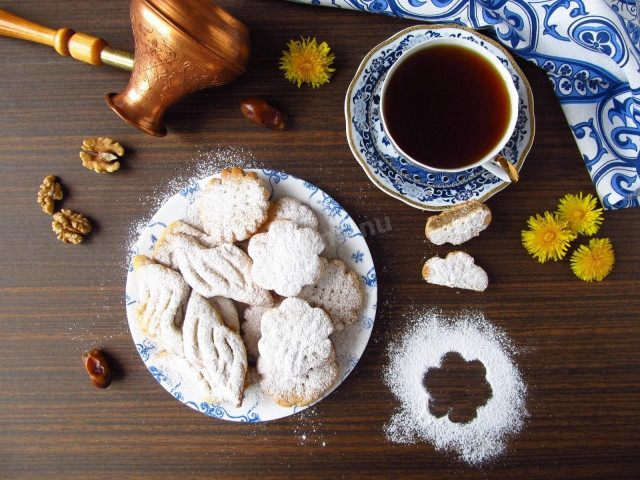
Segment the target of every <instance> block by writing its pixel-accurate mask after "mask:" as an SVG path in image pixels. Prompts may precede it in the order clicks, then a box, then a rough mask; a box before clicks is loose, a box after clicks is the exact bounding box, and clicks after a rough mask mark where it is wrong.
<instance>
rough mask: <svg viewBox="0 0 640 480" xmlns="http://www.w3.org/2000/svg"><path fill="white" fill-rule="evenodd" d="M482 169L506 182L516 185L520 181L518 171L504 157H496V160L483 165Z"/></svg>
mask: <svg viewBox="0 0 640 480" xmlns="http://www.w3.org/2000/svg"><path fill="white" fill-rule="evenodd" d="M481 167H482V168H484V169H485V170H487V171H489V172H490V173H492V174H493V175H495V176H496V177H498V178H499V179H500V180H503V181H505V182H512V183H516V182H517V181H518V180H519V179H520V175H519V174H518V171H517V170H516V169H515V167H514V166H513V165H512V164H511V162H510V161H509V160H507V159H506V158H504V157H503V156H502V155H496V158H495V159H493V160H489V161H488V162H486V163H483V164H482V165H481Z"/></svg>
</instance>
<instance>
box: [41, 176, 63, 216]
mask: <svg viewBox="0 0 640 480" xmlns="http://www.w3.org/2000/svg"><path fill="white" fill-rule="evenodd" d="M55 200H62V188H61V187H60V183H59V182H58V181H57V178H56V176H55V175H49V176H47V177H46V178H45V179H44V180H43V181H42V185H40V191H39V192H38V204H39V205H40V206H41V207H42V211H43V212H45V213H48V214H49V215H53V211H54V201H55Z"/></svg>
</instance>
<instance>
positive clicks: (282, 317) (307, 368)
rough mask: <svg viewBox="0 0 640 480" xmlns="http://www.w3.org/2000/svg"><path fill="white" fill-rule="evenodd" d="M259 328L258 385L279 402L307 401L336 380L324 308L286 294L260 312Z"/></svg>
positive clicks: (320, 394) (327, 318)
mask: <svg viewBox="0 0 640 480" xmlns="http://www.w3.org/2000/svg"><path fill="white" fill-rule="evenodd" d="M261 330H262V338H260V341H259V342H258V349H259V350H260V357H259V358H258V365H257V368H258V373H259V374H260V377H261V380H260V387H261V388H262V391H263V392H264V394H265V395H268V396H269V397H271V398H272V399H273V400H274V401H275V402H276V403H277V404H278V405H281V406H283V407H292V406H294V405H297V406H305V405H310V404H311V403H313V402H315V401H316V400H318V399H319V398H320V397H321V396H322V395H323V394H324V393H325V392H326V391H327V390H328V389H329V388H330V387H331V386H332V385H333V383H334V382H335V381H336V378H337V377H338V365H337V364H336V361H335V351H334V348H333V344H332V343H331V339H330V338H329V335H331V333H332V332H333V325H332V324H331V319H330V318H329V315H327V313H326V312H325V311H324V310H322V309H321V308H313V307H311V306H310V305H309V304H308V303H307V302H306V301H304V300H302V299H300V298H287V299H285V300H284V301H283V302H282V304H280V306H279V307H277V308H271V309H269V310H267V311H266V312H265V313H264V314H263V315H262V327H261Z"/></svg>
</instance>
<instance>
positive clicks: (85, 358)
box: [82, 348, 111, 388]
mask: <svg viewBox="0 0 640 480" xmlns="http://www.w3.org/2000/svg"><path fill="white" fill-rule="evenodd" d="M82 363H83V364H84V368H85V369H86V370H87V373H88V374H89V376H90V377H91V383H92V384H93V385H94V386H95V387H98V388H107V387H108V386H109V384H110V383H111V368H109V364H108V363H107V360H106V359H105V358H104V354H103V353H102V352H101V351H100V350H99V349H97V348H94V349H93V350H90V351H88V352H87V353H85V354H83V355H82Z"/></svg>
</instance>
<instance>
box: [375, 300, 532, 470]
mask: <svg viewBox="0 0 640 480" xmlns="http://www.w3.org/2000/svg"><path fill="white" fill-rule="evenodd" d="M448 352H458V353H459V354H460V355H461V356H462V357H463V358H464V359H465V360H466V361H467V362H469V361H472V360H479V361H481V362H482V363H483V364H484V367H485V369H486V379H487V381H488V382H489V384H490V385H491V389H492V392H493V394H492V397H491V398H490V399H489V401H488V402H487V403H486V405H484V406H482V407H479V408H478V410H477V412H476V418H474V419H473V420H472V421H471V422H469V423H455V422H452V421H451V420H449V418H448V416H447V415H445V416H443V417H440V418H437V417H435V416H434V415H433V414H432V413H431V412H430V411H429V406H428V405H429V399H430V395H429V392H428V391H427V389H426V388H425V387H424V375H425V373H426V372H427V370H429V369H430V368H438V367H440V365H441V361H442V357H443V356H444V355H445V354H446V353H448ZM514 353H515V348H514V346H513V344H512V343H511V341H510V340H509V338H508V337H507V336H506V334H505V333H504V332H502V331H501V330H499V329H498V328H497V327H495V326H494V325H492V324H491V323H489V322H488V321H487V320H486V319H485V318H484V316H483V315H482V314H481V313H477V312H476V313H466V314H463V315H460V316H459V317H457V318H446V317H444V316H443V315H442V314H440V313H438V312H436V311H430V312H427V313H426V314H423V315H421V316H418V317H416V318H415V319H414V320H413V322H411V324H410V326H409V327H408V329H407V330H406V331H405V333H404V335H403V336H402V338H400V339H399V340H398V341H396V342H394V343H392V344H391V345H390V346H389V360H390V362H389V364H388V366H387V367H386V368H385V370H384V380H385V383H386V384H387V385H388V386H389V387H390V388H391V391H392V392H393V394H394V395H395V396H396V398H397V399H398V400H399V401H400V407H399V408H398V409H397V410H396V412H395V413H394V415H393V416H392V418H391V420H390V421H389V422H388V423H387V424H386V425H385V427H384V429H385V433H386V436H387V438H388V439H389V440H390V441H392V442H396V443H416V442H418V441H420V440H427V441H429V442H431V443H433V445H434V446H435V448H436V450H453V451H455V452H456V453H457V454H458V455H459V456H460V458H461V459H462V460H464V461H465V462H467V463H469V464H479V463H482V462H484V461H486V460H489V459H491V458H493V457H495V456H497V455H499V454H501V453H502V452H504V450H505V449H506V447H507V445H506V437H507V436H508V435H514V434H517V433H518V432H520V431H521V430H522V428H523V425H524V419H525V417H526V416H527V411H526V408H525V396H526V386H525V384H524V382H523V380H522V378H521V376H520V372H519V371H518V368H517V366H516V365H515V363H514V362H513V361H512V359H511V355H512V354H514Z"/></svg>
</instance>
